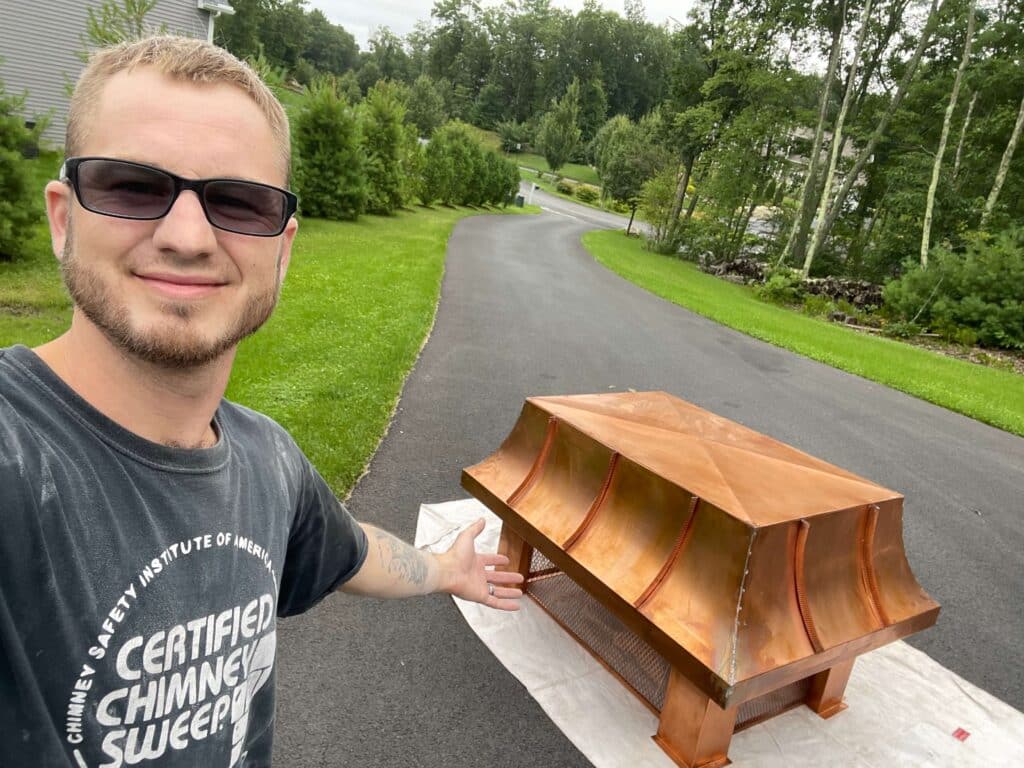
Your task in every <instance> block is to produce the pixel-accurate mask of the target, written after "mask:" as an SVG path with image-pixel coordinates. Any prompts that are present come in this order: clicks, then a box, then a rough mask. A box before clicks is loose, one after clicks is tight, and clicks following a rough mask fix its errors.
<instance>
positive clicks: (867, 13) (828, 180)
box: [802, 0, 871, 280]
mask: <svg viewBox="0 0 1024 768" xmlns="http://www.w3.org/2000/svg"><path fill="white" fill-rule="evenodd" d="M870 17H871V0H867V2H865V3H864V10H863V11H861V14H860V29H859V30H857V41H856V42H855V43H854V44H853V56H852V57H851V58H850V72H849V73H848V75H847V77H846V92H845V93H844V94H843V104H842V106H841V107H840V108H839V117H838V118H836V127H835V130H833V131H832V154H831V155H830V156H829V159H828V171H827V172H826V173H825V187H824V189H822V191H821V201H820V202H819V203H818V213H817V218H818V228H817V229H816V230H815V231H814V239H813V240H812V241H811V247H810V248H809V249H808V250H807V257H806V258H805V259H804V267H803V270H802V273H803V276H804V280H806V279H807V277H808V275H810V272H811V264H812V263H813V262H814V257H815V255H817V253H818V251H819V250H820V249H821V245H822V242H823V238H822V229H823V227H822V226H821V224H822V222H824V221H825V211H826V210H827V209H828V203H829V198H830V197H832V182H833V181H834V180H835V176H836V166H838V165H839V156H840V155H841V154H842V152H843V145H844V144H845V143H846V140H845V138H844V136H843V124H844V123H845V122H846V113H847V112H848V111H849V110H850V102H851V101H852V100H853V92H854V89H855V88H856V86H857V65H858V64H859V63H860V53H861V51H862V50H863V48H864V38H865V37H867V32H868V20H869V19H870Z"/></svg>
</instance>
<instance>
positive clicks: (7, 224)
mask: <svg viewBox="0 0 1024 768" xmlns="http://www.w3.org/2000/svg"><path fill="white" fill-rule="evenodd" d="M24 106H25V99H24V97H15V96H10V95H8V94H7V92H6V90H5V89H4V84H3V82H2V81H0V260H11V259H13V258H14V257H15V256H17V255H18V251H19V249H20V248H21V247H22V245H23V244H24V240H25V232H26V231H27V230H28V229H30V228H31V227H32V226H33V225H34V224H35V223H36V222H37V221H38V220H39V219H40V217H41V216H42V206H40V205H39V203H38V202H37V201H38V196H39V190H38V189H37V188H36V186H35V177H34V174H33V173H32V170H31V167H30V166H29V163H28V161H27V160H25V156H24V154H23V153H24V151H25V150H26V149H28V148H29V147H32V146H34V145H36V144H37V142H38V140H39V133H40V132H41V131H42V129H43V124H42V121H40V122H38V123H37V125H36V127H35V128H34V129H33V130H31V131H30V130H29V129H28V128H26V127H25V118H24V115H23V114H22V109H23V108H24Z"/></svg>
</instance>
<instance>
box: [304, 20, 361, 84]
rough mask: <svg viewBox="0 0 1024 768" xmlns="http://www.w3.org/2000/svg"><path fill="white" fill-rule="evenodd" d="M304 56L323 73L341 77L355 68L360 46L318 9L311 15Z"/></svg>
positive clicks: (342, 28)
mask: <svg viewBox="0 0 1024 768" xmlns="http://www.w3.org/2000/svg"><path fill="white" fill-rule="evenodd" d="M302 56H303V58H304V59H306V60H307V61H309V63H311V64H312V65H313V66H314V67H316V68H317V69H318V70H319V71H321V72H330V73H332V74H335V75H341V74H343V73H345V72H347V71H348V70H350V69H352V68H354V67H355V65H356V62H357V61H358V58H359V46H358V45H356V39H355V38H354V37H353V36H352V35H351V34H350V33H349V32H347V31H345V28H344V27H341V26H339V25H337V24H332V23H331V22H330V21H329V20H328V19H327V17H326V16H324V14H323V11H320V10H319V9H316V10H313V11H310V13H309V36H308V38H307V41H306V48H305V50H304V51H303V52H302Z"/></svg>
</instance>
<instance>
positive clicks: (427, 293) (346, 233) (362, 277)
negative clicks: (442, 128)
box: [0, 207, 537, 495]
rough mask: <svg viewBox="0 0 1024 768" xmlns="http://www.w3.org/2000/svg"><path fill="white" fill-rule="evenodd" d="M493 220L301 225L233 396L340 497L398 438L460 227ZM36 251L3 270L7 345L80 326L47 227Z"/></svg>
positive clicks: (237, 372)
mask: <svg viewBox="0 0 1024 768" xmlns="http://www.w3.org/2000/svg"><path fill="white" fill-rule="evenodd" d="M523 210H524V209H509V212H513V213H519V212H521V211H523ZM533 210H534V211H535V210H537V209H536V208H534V209H533ZM482 212H483V213H486V211H477V210H471V209H465V208H460V209H452V208H444V207H438V208H435V209H423V208H417V209H415V210H414V211H403V212H401V213H399V214H398V215H396V216H391V217H378V216H365V217H363V218H361V219H360V220H359V221H358V222H354V223H340V222H328V221H321V220H316V219H304V220H303V221H302V222H301V223H300V225H299V235H298V237H297V238H296V241H295V248H294V252H293V254H292V261H291V267H290V269H289V271H288V278H287V280H286V281H285V285H284V289H283V292H282V296H281V303H280V305H279V306H278V309H277V311H276V312H275V314H274V316H273V318H272V319H271V320H270V322H268V323H267V325H266V326H265V327H264V328H263V329H262V330H260V332H259V333H257V334H256V335H255V336H253V337H252V338H250V339H248V340H246V341H244V342H243V343H242V345H241V348H240V350H239V353H238V359H237V362H236V364H235V367H234V372H233V374H232V379H231V383H230V385H229V387H228V397H229V398H231V399H232V400H235V401H236V402H240V403H243V404H245V405H248V406H250V407H252V408H255V409H256V410H258V411H262V412H263V413H266V414H268V415H270V416H272V417H273V418H275V419H277V420H278V421H279V422H281V423H282V424H283V425H284V426H285V427H286V428H287V429H288V430H289V431H290V432H291V434H292V435H293V436H294V437H295V439H296V441H297V442H298V443H299V445H300V446H301V447H302V448H303V450H304V451H305V452H306V454H307V455H308V456H309V457H310V459H311V460H312V461H313V463H314V464H315V465H316V466H317V468H318V469H319V470H320V472H321V473H322V474H323V475H324V477H325V478H326V479H327V481H328V482H329V483H330V484H331V486H332V487H333V488H334V489H335V491H336V492H337V493H339V494H340V495H345V494H347V493H348V491H349V490H350V489H351V488H352V486H353V485H354V483H355V481H356V479H357V478H358V477H359V476H360V474H361V473H362V471H363V469H364V467H365V466H366V464H367V462H368V461H369V459H370V457H371V456H372V454H373V452H374V450H375V449H376V447H377V444H378V443H379V441H380V440H381V438H382V436H383V434H384V432H385V430H386V429H387V425H388V422H389V420H390V418H391V413H392V411H393V410H394V407H395V404H396V401H397V398H398V395H399V393H400V391H401V388H402V384H403V382H404V381H405V378H406V376H407V374H408V373H409V371H410V370H411V368H412V366H413V364H414V362H415V360H416V357H417V355H418V353H419V350H420V347H421V346H422V344H423V342H424V339H425V338H426V335H427V332H428V330H429V328H430V326H431V324H432V322H433V318H434V311H435V308H436V306H437V299H438V294H439V291H440V286H441V276H442V274H443V270H444V255H445V248H446V245H447V241H448V236H449V235H450V233H451V231H452V227H453V226H454V225H455V222H456V221H458V220H459V219H462V218H464V217H466V216H471V215H475V214H479V213H482ZM526 212H530V209H526ZM31 245H32V247H31V248H30V249H28V252H27V253H26V255H25V256H24V257H23V258H22V259H19V260H18V261H16V262H13V263H0V347H3V346H8V345H10V344H14V343H21V344H26V345H28V346H34V345H37V344H40V343H42V342H44V341H46V340H48V339H51V338H53V337H54V336H56V335H58V334H60V333H61V332H62V331H63V330H64V329H65V328H66V327H67V324H68V321H69V317H70V304H69V301H68V299H67V297H66V295H65V293H64V289H63V286H62V284H61V281H60V275H59V272H58V270H57V266H56V262H55V260H54V259H53V256H52V254H50V253H49V243H48V239H47V236H46V231H45V227H44V225H40V227H39V229H38V231H37V232H36V233H35V235H34V236H33V238H32V240H31Z"/></svg>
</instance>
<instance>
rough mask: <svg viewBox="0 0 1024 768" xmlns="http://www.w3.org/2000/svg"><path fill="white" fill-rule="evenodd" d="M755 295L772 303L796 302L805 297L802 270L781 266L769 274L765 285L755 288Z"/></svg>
mask: <svg viewBox="0 0 1024 768" xmlns="http://www.w3.org/2000/svg"><path fill="white" fill-rule="evenodd" d="M754 295H755V296H757V298H759V299H761V301H767V302H769V303H771V304H783V305H785V304H796V303H798V302H800V301H801V300H803V299H804V290H803V280H802V279H801V276H800V272H799V271H798V270H795V269H788V268H786V267H780V268H779V269H777V270H775V271H774V272H772V273H771V274H770V275H769V276H768V279H767V280H766V281H765V282H764V284H763V285H759V286H757V287H756V288H754Z"/></svg>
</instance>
